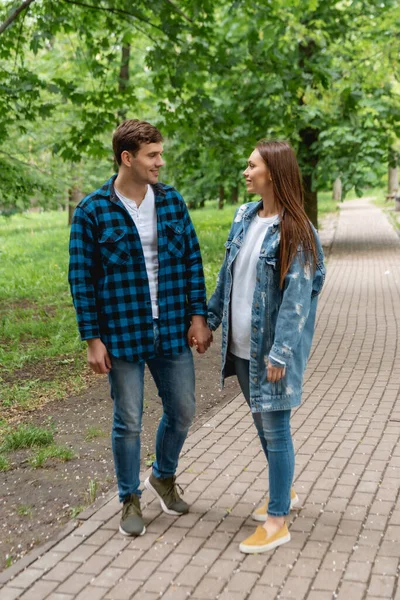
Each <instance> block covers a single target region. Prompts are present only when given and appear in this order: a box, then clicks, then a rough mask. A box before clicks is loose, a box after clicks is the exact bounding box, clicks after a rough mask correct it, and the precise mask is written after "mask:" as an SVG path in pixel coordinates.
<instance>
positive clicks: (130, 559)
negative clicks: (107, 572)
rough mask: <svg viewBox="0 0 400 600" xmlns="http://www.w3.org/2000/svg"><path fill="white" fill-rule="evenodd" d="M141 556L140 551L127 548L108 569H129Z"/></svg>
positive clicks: (141, 552)
mask: <svg viewBox="0 0 400 600" xmlns="http://www.w3.org/2000/svg"><path fill="white" fill-rule="evenodd" d="M142 555H143V551H142V550H132V549H129V548H127V549H126V550H123V551H122V552H121V554H119V555H118V556H117V557H116V558H115V559H114V560H113V561H112V562H111V563H110V567H117V568H120V569H130V568H131V567H133V565H134V564H135V563H136V561H138V560H139V558H141V556H142Z"/></svg>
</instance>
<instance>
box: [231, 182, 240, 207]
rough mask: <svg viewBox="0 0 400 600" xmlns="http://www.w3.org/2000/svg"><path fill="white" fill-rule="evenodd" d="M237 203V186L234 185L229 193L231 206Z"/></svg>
mask: <svg viewBox="0 0 400 600" xmlns="http://www.w3.org/2000/svg"><path fill="white" fill-rule="evenodd" d="M238 202H239V186H238V185H235V186H234V187H233V188H232V191H231V204H237V203H238Z"/></svg>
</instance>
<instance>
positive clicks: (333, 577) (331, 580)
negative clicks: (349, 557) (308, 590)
mask: <svg viewBox="0 0 400 600" xmlns="http://www.w3.org/2000/svg"><path fill="white" fill-rule="evenodd" d="M342 574H343V571H341V570H340V569H320V570H319V572H318V574H317V576H316V578H315V579H314V581H313V583H312V588H313V589H315V590H323V591H327V592H330V593H331V594H333V592H334V591H335V590H336V588H337V586H338V585H339V582H340V580H341V578H342Z"/></svg>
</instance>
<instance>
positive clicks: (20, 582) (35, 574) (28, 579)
mask: <svg viewBox="0 0 400 600" xmlns="http://www.w3.org/2000/svg"><path fill="white" fill-rule="evenodd" d="M43 573H44V571H43V570H42V569H34V568H33V567H28V568H27V569H25V571H22V573H20V574H19V575H17V576H16V577H14V579H13V580H12V585H13V587H16V588H27V587H29V586H30V585H32V583H33V582H34V581H37V580H38V579H39V578H40V577H41V576H42V575H43Z"/></svg>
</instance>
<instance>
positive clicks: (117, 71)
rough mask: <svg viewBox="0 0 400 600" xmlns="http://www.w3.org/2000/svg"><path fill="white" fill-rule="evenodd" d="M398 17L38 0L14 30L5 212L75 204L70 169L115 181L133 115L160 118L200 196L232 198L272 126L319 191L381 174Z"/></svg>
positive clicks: (180, 173) (397, 112) (336, 5)
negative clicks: (117, 146)
mask: <svg viewBox="0 0 400 600" xmlns="http://www.w3.org/2000/svg"><path fill="white" fill-rule="evenodd" d="M15 4H16V3H15V2H14V0H6V1H5V2H3V6H2V8H1V9H0V19H2V18H3V19H5V18H6V16H8V14H9V13H10V11H11V9H12V8H13V7H15ZM85 4H87V5H86V6H84V5H85ZM89 4H90V5H89ZM399 23H400V6H399V4H398V2H397V1H396V0H385V1H384V2H381V3H376V2H375V1H374V0H357V1H354V2H333V1H326V2H321V1H319V0H307V1H304V2H299V1H298V0H289V1H288V0H285V1H283V0H274V2H270V3H268V6H267V5H266V4H265V3H262V2H261V3H254V2H250V0H242V1H241V2H235V3H234V5H232V2H225V1H222V2H219V3H211V2H210V1H209V0H202V1H200V2H199V1H195V0H181V1H180V2H179V5H177V4H176V3H172V2H165V1H163V0H156V1H155V2H151V3H148V2H145V0H139V1H138V2H135V3H134V6H132V3H131V2H128V0H118V1H117V0H102V2H101V4H100V3H81V4H73V3H72V2H69V1H68V0H65V1H63V2H51V1H50V0H42V1H41V2H33V3H32V4H31V5H30V7H29V9H28V10H25V11H23V12H22V13H21V14H20V15H19V16H18V18H17V19H16V20H15V21H14V22H13V23H12V24H11V25H10V26H9V27H8V29H6V30H5V32H3V34H1V41H2V45H1V47H0V89H1V90H2V92H3V93H1V94H0V152H1V153H2V156H4V157H5V158H4V159H2V160H4V161H7V165H6V167H7V169H8V171H9V172H10V173H11V175H10V176H7V177H6V179H4V180H3V181H2V182H0V210H2V209H3V210H6V211H11V210H21V209H22V208H24V207H25V206H27V204H28V202H29V200H30V199H31V200H34V202H35V203H37V204H39V205H42V204H43V205H46V206H47V205H49V206H50V205H54V203H56V204H57V205H59V204H60V203H64V202H65V195H66V190H67V189H68V186H70V185H71V180H72V178H73V177H72V176H73V172H74V167H73V166H72V165H76V164H79V165H81V170H82V173H81V179H82V181H83V182H84V185H85V187H86V186H87V185H88V184H89V183H94V180H96V181H99V182H101V180H102V179H105V176H103V174H104V173H106V172H107V173H108V172H109V171H110V170H111V153H110V136H111V132H112V129H113V128H114V126H115V124H116V123H117V121H119V120H121V119H122V118H124V117H125V116H128V117H133V116H139V117H141V118H147V119H148V120H151V121H153V122H155V123H156V124H158V125H159V126H160V127H161V128H162V130H163V132H164V133H165V134H166V136H167V142H168V144H167V146H168V153H167V159H168V161H169V164H170V165H171V166H170V168H169V170H168V171H167V175H168V181H169V182H172V183H175V184H176V185H177V186H179V188H180V189H181V190H182V191H183V192H184V194H185V197H186V198H187V200H188V201H189V203H190V205H191V206H203V205H204V202H205V201H208V200H211V199H216V198H217V197H218V194H219V193H220V191H221V189H222V188H224V192H225V196H226V197H227V198H229V197H230V196H231V194H232V191H233V190H236V188H237V186H238V185H239V186H240V181H241V171H242V170H243V167H244V164H245V161H246V158H247V156H248V154H249V153H250V151H251V150H252V148H253V146H254V143H255V141H256V140H257V139H259V138H261V137H275V138H276V137H284V138H286V139H289V140H290V141H291V142H292V143H293V144H294V146H295V147H296V149H297V151H298V156H299V160H300V163H301V167H302V171H303V174H304V177H305V185H306V191H310V190H311V189H326V188H329V187H330V186H331V185H332V182H333V181H334V179H335V178H336V177H337V175H340V176H341V179H342V183H343V187H344V190H345V191H346V190H348V189H350V188H351V187H353V186H355V187H356V188H357V190H358V191H360V190H361V188H362V187H365V186H370V185H376V183H377V180H378V179H379V178H380V176H381V174H382V170H383V169H384V168H385V164H386V163H387V161H388V149H389V147H390V146H391V145H392V144H393V142H394V141H395V139H396V138H397V137H398V136H399V121H400V100H399V89H398V86H397V85H396V79H397V80H398V77H399V72H398V60H397V57H398V52H399V46H400V41H399V39H400V38H399V37H398V35H397V31H398V26H399ZM124 50H125V51H129V52H128V54H129V64H128V63H127V61H126V60H125V63H123V58H122V56H123V51H124ZM125 56H126V54H125ZM123 64H125V66H128V67H129V68H128V72H129V78H127V77H126V72H125V74H124V73H123V70H122V69H121V68H122V66H123ZM10 141H11V144H10ZM10 147H11V150H10ZM54 157H55V158H54ZM63 161H64V162H65V163H66V164H65V165H63ZM23 163H25V164H23ZM88 163H90V164H88ZM10 165H11V167H10ZM12 165H13V166H12ZM67 165H68V168H67ZM0 166H1V165H0ZM37 167H39V169H40V170H38V168H37ZM94 170H95V171H96V172H99V179H96V177H94V174H93V171H94ZM48 172H50V173H51V175H50V177H46V175H47V173H48ZM20 180H22V181H21V182H20ZM91 187H92V188H94V187H96V185H92V186H91ZM52 188H53V191H52ZM89 189H90V186H89ZM18 190H20V193H18ZM239 195H240V197H241V198H243V188H241V189H239ZM52 203H53V204H52Z"/></svg>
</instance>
